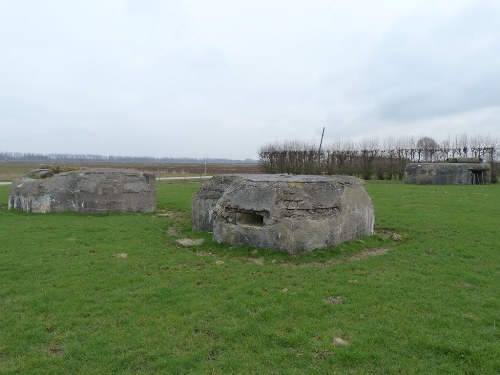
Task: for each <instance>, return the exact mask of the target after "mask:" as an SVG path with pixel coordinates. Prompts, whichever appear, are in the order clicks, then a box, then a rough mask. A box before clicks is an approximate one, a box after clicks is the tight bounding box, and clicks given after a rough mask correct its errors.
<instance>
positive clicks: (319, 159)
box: [318, 126, 325, 165]
mask: <svg viewBox="0 0 500 375" xmlns="http://www.w3.org/2000/svg"><path fill="white" fill-rule="evenodd" d="M324 135H325V127H324V126H323V132H322V133H321V141H320V142H319V148H318V165H321V146H322V145H323V136H324Z"/></svg>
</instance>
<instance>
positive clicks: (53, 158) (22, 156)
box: [0, 152, 255, 164]
mask: <svg viewBox="0 0 500 375" xmlns="http://www.w3.org/2000/svg"><path fill="white" fill-rule="evenodd" d="M0 161H35V162H44V163H145V164H146V163H158V164H163V163H165V164H186V163H207V164H232V163H255V160H230V159H216V158H203V159H195V158H176V157H150V156H112V155H92V154H38V153H30V152H0Z"/></svg>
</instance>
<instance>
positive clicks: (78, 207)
mask: <svg viewBox="0 0 500 375" xmlns="http://www.w3.org/2000/svg"><path fill="white" fill-rule="evenodd" d="M8 206H9V209H17V210H22V211H25V212H65V211H70V212H85V213H106V212H153V211H154V210H155V209H156V178H155V175H154V174H151V173H144V172H139V171H133V170H121V169H112V168H95V169H82V170H73V171H66V172H60V171H54V170H50V169H39V170H34V171H30V172H27V173H25V174H24V175H23V176H22V177H21V179H20V180H18V181H14V182H13V183H12V187H11V191H10V196H9V205H8Z"/></svg>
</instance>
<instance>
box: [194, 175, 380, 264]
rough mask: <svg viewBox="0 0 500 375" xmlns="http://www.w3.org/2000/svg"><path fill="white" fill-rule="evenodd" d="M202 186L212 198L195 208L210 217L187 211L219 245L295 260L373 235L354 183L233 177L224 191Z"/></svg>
mask: <svg viewBox="0 0 500 375" xmlns="http://www.w3.org/2000/svg"><path fill="white" fill-rule="evenodd" d="M219 182H220V181H219ZM207 185H208V186H206V187H205V188H206V190H207V191H208V190H209V189H210V186H212V187H216V188H215V189H214V193H213V195H210V194H207V192H206V191H205V192H203V193H202V194H200V195H201V196H203V195H207V196H209V200H210V202H207V203H206V204H203V203H200V202H198V203H195V206H197V207H210V209H211V210H212V211H211V212H212V213H211V214H208V213H207V212H205V213H203V212H199V211H193V215H194V216H197V217H194V216H193V222H204V223H208V222H209V221H208V220H207V218H208V217H209V216H210V218H211V220H212V223H213V224H212V227H213V237H214V240H215V241H217V242H220V243H229V244H233V245H246V246H251V247H259V248H268V249H278V250H282V251H286V252H288V253H290V254H297V253H301V252H303V251H309V250H313V249H318V248H328V247H333V246H336V245H338V244H340V243H342V242H345V241H350V240H354V239H358V238H361V237H363V236H367V235H372V234H373V224H374V212H373V206H372V203H371V200H370V198H369V196H368V194H367V193H366V191H365V189H364V186H363V182H362V181H361V180H359V179H357V178H355V177H350V176H291V175H237V176H232V177H231V182H230V183H229V185H221V184H219V183H218V182H217V181H212V182H211V183H210V182H209V184H207ZM224 186H225V187H226V188H225V190H224V189H223V187H224ZM200 195H199V196H198V197H197V199H198V200H200ZM219 196H220V197H219ZM217 197H219V198H218V200H217V202H216V204H215V206H213V200H215V199H217ZM201 200H203V199H201ZM212 207H213V208H212ZM200 217H201V218H202V219H200ZM208 227H209V225H208Z"/></svg>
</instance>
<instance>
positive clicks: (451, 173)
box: [405, 158, 491, 185]
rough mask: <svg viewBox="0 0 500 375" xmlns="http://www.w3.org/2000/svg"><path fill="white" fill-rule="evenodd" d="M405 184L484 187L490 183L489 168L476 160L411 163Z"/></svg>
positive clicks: (407, 169)
mask: <svg viewBox="0 0 500 375" xmlns="http://www.w3.org/2000/svg"><path fill="white" fill-rule="evenodd" d="M405 182H406V183H407V184H418V185H485V184H490V183H491V167H490V165H489V164H488V163H482V161H481V159H476V158H456V159H449V160H448V161H447V162H445V163H411V164H408V165H407V166H406V168H405Z"/></svg>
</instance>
